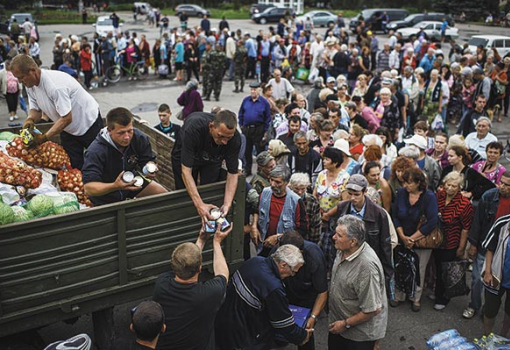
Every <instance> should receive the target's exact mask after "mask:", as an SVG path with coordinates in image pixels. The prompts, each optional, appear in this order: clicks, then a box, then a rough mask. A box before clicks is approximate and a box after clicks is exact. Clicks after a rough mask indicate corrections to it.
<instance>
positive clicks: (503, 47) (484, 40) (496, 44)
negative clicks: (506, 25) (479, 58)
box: [468, 35, 510, 57]
mask: <svg viewBox="0 0 510 350" xmlns="http://www.w3.org/2000/svg"><path fill="white" fill-rule="evenodd" d="M468 45H469V50H470V51H471V53H473V54H474V53H475V52H476V48H477V46H479V45H482V46H483V47H484V48H486V49H487V50H492V49H493V48H496V49H497V50H498V53H499V55H500V56H501V57H504V56H506V55H507V54H508V53H510V37H508V36H502V35H473V36H472V37H471V39H469V41H468Z"/></svg>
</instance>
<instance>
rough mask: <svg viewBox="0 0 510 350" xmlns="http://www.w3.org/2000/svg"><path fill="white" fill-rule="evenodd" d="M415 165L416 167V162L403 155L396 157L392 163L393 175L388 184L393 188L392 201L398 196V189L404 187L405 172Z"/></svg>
mask: <svg viewBox="0 0 510 350" xmlns="http://www.w3.org/2000/svg"><path fill="white" fill-rule="evenodd" d="M413 167H416V163H415V162H414V161H413V160H411V159H409V158H406V157H403V156H399V157H397V158H395V161H394V162H393V163H392V164H391V175H390V180H389V181H388V184H389V185H390V188H391V193H392V202H394V201H395V199H396V198H397V194H398V191H399V190H400V189H401V188H403V187H404V182H405V181H404V172H405V171H406V170H407V169H411V168H413Z"/></svg>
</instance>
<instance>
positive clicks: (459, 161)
mask: <svg viewBox="0 0 510 350" xmlns="http://www.w3.org/2000/svg"><path fill="white" fill-rule="evenodd" d="M448 162H449V163H450V165H448V166H447V167H445V168H444V169H443V173H442V178H441V180H442V179H444V178H445V177H446V175H448V174H449V173H451V172H452V171H456V172H458V173H460V174H462V175H464V183H463V185H462V187H461V193H462V195H463V196H464V197H466V198H468V199H471V198H472V199H473V200H475V201H478V200H480V198H481V197H482V195H483V194H484V193H485V191H487V190H490V189H491V188H494V184H493V183H492V182H490V181H489V180H487V179H486V178H485V177H484V176H482V175H481V174H480V173H478V172H477V171H476V170H474V169H471V168H470V167H469V166H468V164H469V163H470V162H471V157H470V156H469V154H468V152H467V149H466V148H465V147H461V146H451V147H450V148H449V149H448Z"/></svg>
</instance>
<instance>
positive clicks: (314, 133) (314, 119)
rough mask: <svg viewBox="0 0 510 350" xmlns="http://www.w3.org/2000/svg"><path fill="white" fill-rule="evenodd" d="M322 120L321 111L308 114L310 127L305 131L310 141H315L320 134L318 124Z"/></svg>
mask: <svg viewBox="0 0 510 350" xmlns="http://www.w3.org/2000/svg"><path fill="white" fill-rule="evenodd" d="M323 122H324V116H323V115H322V113H318V112H313V113H312V114H311V115H310V127H309V128H308V131H307V132H306V138H307V139H308V140H310V141H315V140H317V138H318V137H319V134H320V126H321V124H322V123H323Z"/></svg>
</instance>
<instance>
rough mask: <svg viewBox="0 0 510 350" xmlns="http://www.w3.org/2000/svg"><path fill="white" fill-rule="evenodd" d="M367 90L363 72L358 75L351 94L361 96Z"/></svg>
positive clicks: (366, 81) (365, 77) (366, 80)
mask: <svg viewBox="0 0 510 350" xmlns="http://www.w3.org/2000/svg"><path fill="white" fill-rule="evenodd" d="M367 91H368V78H367V76H366V75H365V74H360V75H358V80H357V81H356V87H355V88H354V91H353V92H352V96H353V97H354V96H359V97H363V96H365V94H366V93H367Z"/></svg>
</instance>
